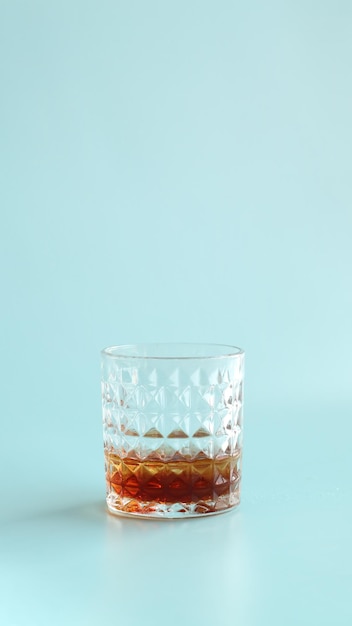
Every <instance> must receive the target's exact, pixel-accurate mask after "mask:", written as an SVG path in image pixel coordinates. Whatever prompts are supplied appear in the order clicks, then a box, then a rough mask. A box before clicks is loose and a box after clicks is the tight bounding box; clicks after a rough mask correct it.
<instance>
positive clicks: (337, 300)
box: [0, 0, 352, 626]
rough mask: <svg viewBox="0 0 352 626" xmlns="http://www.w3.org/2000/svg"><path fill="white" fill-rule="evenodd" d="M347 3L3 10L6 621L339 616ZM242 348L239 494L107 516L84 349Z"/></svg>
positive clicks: (345, 598) (345, 401)
mask: <svg viewBox="0 0 352 626" xmlns="http://www.w3.org/2000/svg"><path fill="white" fill-rule="evenodd" d="M351 32H352V6H351V4H350V3H349V2H344V1H331V2H325V1H323V2H313V1H312V2H306V1H305V2H303V1H300V2H291V1H290V2H284V3H282V2H270V1H269V2H267V3H260V2H251V3H236V2H230V1H224V2H207V1H203V2H200V1H199V2H194V1H192V0H189V1H187V2H185V1H180V2H161V1H160V2H154V1H151V2H142V1H139V2H134V1H129V2H125V3H122V2H112V1H101V2H99V3H98V2H82V1H78V0H77V1H76V2H71V1H70V2H68V1H64V0H61V1H60V2H59V1H56V0H55V1H53V2H45V1H44V0H43V1H35V0H33V1H31V2H24V1H23V2H19V1H16V0H13V1H11V2H10V1H8V2H7V1H5V0H2V2H0V65H1V99H0V120H1V164H0V195H1V199H0V202H1V218H2V219H1V222H2V226H1V247H0V250H1V252H0V254H1V259H0V260H1V268H2V270H3V277H2V289H1V293H2V307H1V311H2V323H1V331H0V332H1V337H0V341H1V353H2V358H1V378H0V380H1V386H2V392H1V399H2V402H1V413H0V414H1V417H0V419H1V437H0V470H1V474H0V475H1V501H0V502H1V508H0V515H1V520H2V527H1V533H0V593H1V596H2V599H1V602H0V623H1V624H3V625H4V626H28V625H29V626H31V625H32V624H33V625H35V626H47V625H48V624H50V625H56V624H57V625H60V626H61V625H62V624H65V625H68V626H71V625H72V626H73V625H74V626H76V625H78V626H81V625H82V626H90V625H92V626H95V625H100V624H103V623H105V622H107V620H109V623H111V624H126V625H127V626H135V625H136V626H137V624H138V625H140V624H142V623H144V624H146V626H149V625H150V626H151V625H152V624H155V625H158V624H168V625H170V626H174V625H176V624H180V623H181V624H202V625H204V626H208V625H209V626H210V625H213V624H222V625H224V626H230V625H233V624H238V625H239V626H267V625H270V626H284V625H285V626H287V625H289V626H290V625H291V624H292V626H296V625H302V624H303V625H304V626H305V625H311V624H319V626H324V625H325V624H329V625H330V624H336V625H338V626H344V625H345V624H346V625H350V624H351V623H352V609H351V590H352V577H351V560H352V549H351V538H350V535H351V523H352V504H351V503H352V494H351V477H352V476H351V474H352V472H351V462H350V456H351V443H350V442H351V436H352V423H351V421H352V420H351V418H352V399H351V378H352V376H351V375H352V360H351V343H352V342H351V319H352V295H351V270H352V253H351V249H352V246H351V228H352V203H351V200H352V192H351V184H350V178H351V162H352V159H351V156H352V155H351V146H352V130H351V128H352V127H351V107H352V98H351V96H352V86H351V61H352V39H351ZM155 340H158V341H170V340H171V341H214V342H219V343H234V344H238V345H240V346H241V347H243V348H245V349H246V353H247V370H246V371H247V378H246V412H245V417H246V434H245V448H246V450H245V467H244V483H243V502H242V505H241V508H240V510H239V511H238V512H235V513H229V514H227V515H223V516H218V517H213V518H208V519H203V520H189V521H185V522H170V523H166V522H165V523H156V522H140V521H134V520H132V521H131V520H126V519H121V520H120V519H114V518H111V517H109V516H107V515H106V513H105V511H104V502H103V500H104V477H103V458H102V445H101V440H102V433H101V407H100V396H99V375H100V372H99V349H100V348H101V347H103V346H106V345H108V344H113V343H126V342H139V341H155Z"/></svg>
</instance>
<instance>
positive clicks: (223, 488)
mask: <svg viewBox="0 0 352 626" xmlns="http://www.w3.org/2000/svg"><path fill="white" fill-rule="evenodd" d="M243 366H244V352H243V350H241V349H240V348H237V347H234V346H228V345H219V344H195V343H193V344H192V343H183V344H182V343H154V344H136V345H121V346H112V347H108V348H105V349H104V350H102V352H101V368H102V384H101V388H102V405H103V432H104V453H105V476H106V502H107V507H108V510H109V511H110V512H111V513H113V514H119V515H129V516H139V517H142V518H159V519H167V518H185V517H198V516H206V515H213V514H217V513H222V512H225V511H229V510H231V509H233V508H235V507H236V506H237V505H238V504H239V502H240V486H241V464H242V420H243V399H242V398H243Z"/></svg>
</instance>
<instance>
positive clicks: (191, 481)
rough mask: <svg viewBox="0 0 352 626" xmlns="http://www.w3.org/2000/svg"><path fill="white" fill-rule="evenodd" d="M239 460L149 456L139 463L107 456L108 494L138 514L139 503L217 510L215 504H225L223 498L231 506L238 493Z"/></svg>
mask: <svg viewBox="0 0 352 626" xmlns="http://www.w3.org/2000/svg"><path fill="white" fill-rule="evenodd" d="M240 456H241V453H240V450H237V451H236V452H235V454H233V455H227V456H223V457H220V458H215V459H209V458H196V459H191V458H189V459H187V458H184V457H182V459H177V458H175V457H173V458H172V459H171V460H162V459H160V458H158V457H156V456H149V457H147V458H145V459H143V460H138V459H135V458H128V457H125V458H121V457H120V456H118V455H117V454H115V453H114V452H106V482H107V491H108V494H109V493H110V494H114V497H115V499H117V501H118V502H120V503H122V502H124V503H128V504H129V508H127V509H126V510H138V503H154V505H158V504H163V503H164V504H168V505H173V504H176V503H184V504H185V505H188V504H196V503H199V502H200V501H201V502H203V503H206V502H209V503H212V505H211V506H212V507H213V508H216V503H217V501H218V500H221V501H222V502H226V501H227V500H226V497H228V506H231V496H232V500H233V497H234V496H235V494H236V493H238V489H239V481H240ZM131 507H132V509H131ZM225 508H226V507H225Z"/></svg>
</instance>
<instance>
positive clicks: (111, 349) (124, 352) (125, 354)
mask: <svg viewBox="0 0 352 626" xmlns="http://www.w3.org/2000/svg"><path fill="white" fill-rule="evenodd" d="M158 346H159V347H161V348H164V349H166V348H167V347H169V348H170V349H172V348H176V347H177V348H178V349H179V348H180V347H181V346H183V347H184V348H185V350H187V349H188V350H189V351H192V349H193V350H196V349H198V350H202V349H209V352H210V354H208V353H207V352H205V353H204V354H179V355H176V354H169V355H167V354H166V355H165V356H163V355H161V354H148V353H146V351H147V350H148V349H149V350H150V349H155V348H156V347H158ZM220 348H221V350H220ZM216 349H218V352H217V353H216V354H215V353H213V354H211V350H213V351H214V352H215V351H216ZM225 349H227V350H225ZM132 350H134V351H135V354H133V353H132V352H131V353H130V354H129V351H132ZM117 351H118V352H117ZM171 351H172V350H170V352H171ZM143 352H144V353H143ZM100 354H101V355H102V357H108V358H111V359H125V360H126V359H127V360H129V359H136V360H158V361H172V360H174V361H185V360H191V359H193V360H209V359H228V358H234V357H239V356H243V355H244V350H242V348H239V347H238V346H233V345H229V344H222V343H202V342H176V341H175V342H149V343H135V344H121V345H114V346H108V347H106V348H103V349H102V350H101V351H100Z"/></svg>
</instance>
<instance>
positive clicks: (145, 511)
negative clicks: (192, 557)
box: [106, 493, 240, 519]
mask: <svg viewBox="0 0 352 626" xmlns="http://www.w3.org/2000/svg"><path fill="white" fill-rule="evenodd" d="M112 500H113V501H112ZM106 502H107V507H108V510H109V512H110V513H112V514H113V515H122V516H128V517H139V518H144V519H185V518H187V517H205V516H209V515H218V514H219V513H226V512H228V511H232V510H233V509H235V508H237V507H238V505H239V504H240V497H239V493H236V494H234V493H233V494H231V495H230V496H223V497H220V498H217V500H216V501H212V500H207V501H205V500H200V501H199V502H197V503H194V502H191V503H186V502H177V503H170V504H169V503H161V502H141V501H139V500H138V501H137V500H135V499H133V498H120V497H116V496H115V497H113V498H112V497H111V494H110V495H109V496H108V498H107V500H106Z"/></svg>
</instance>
